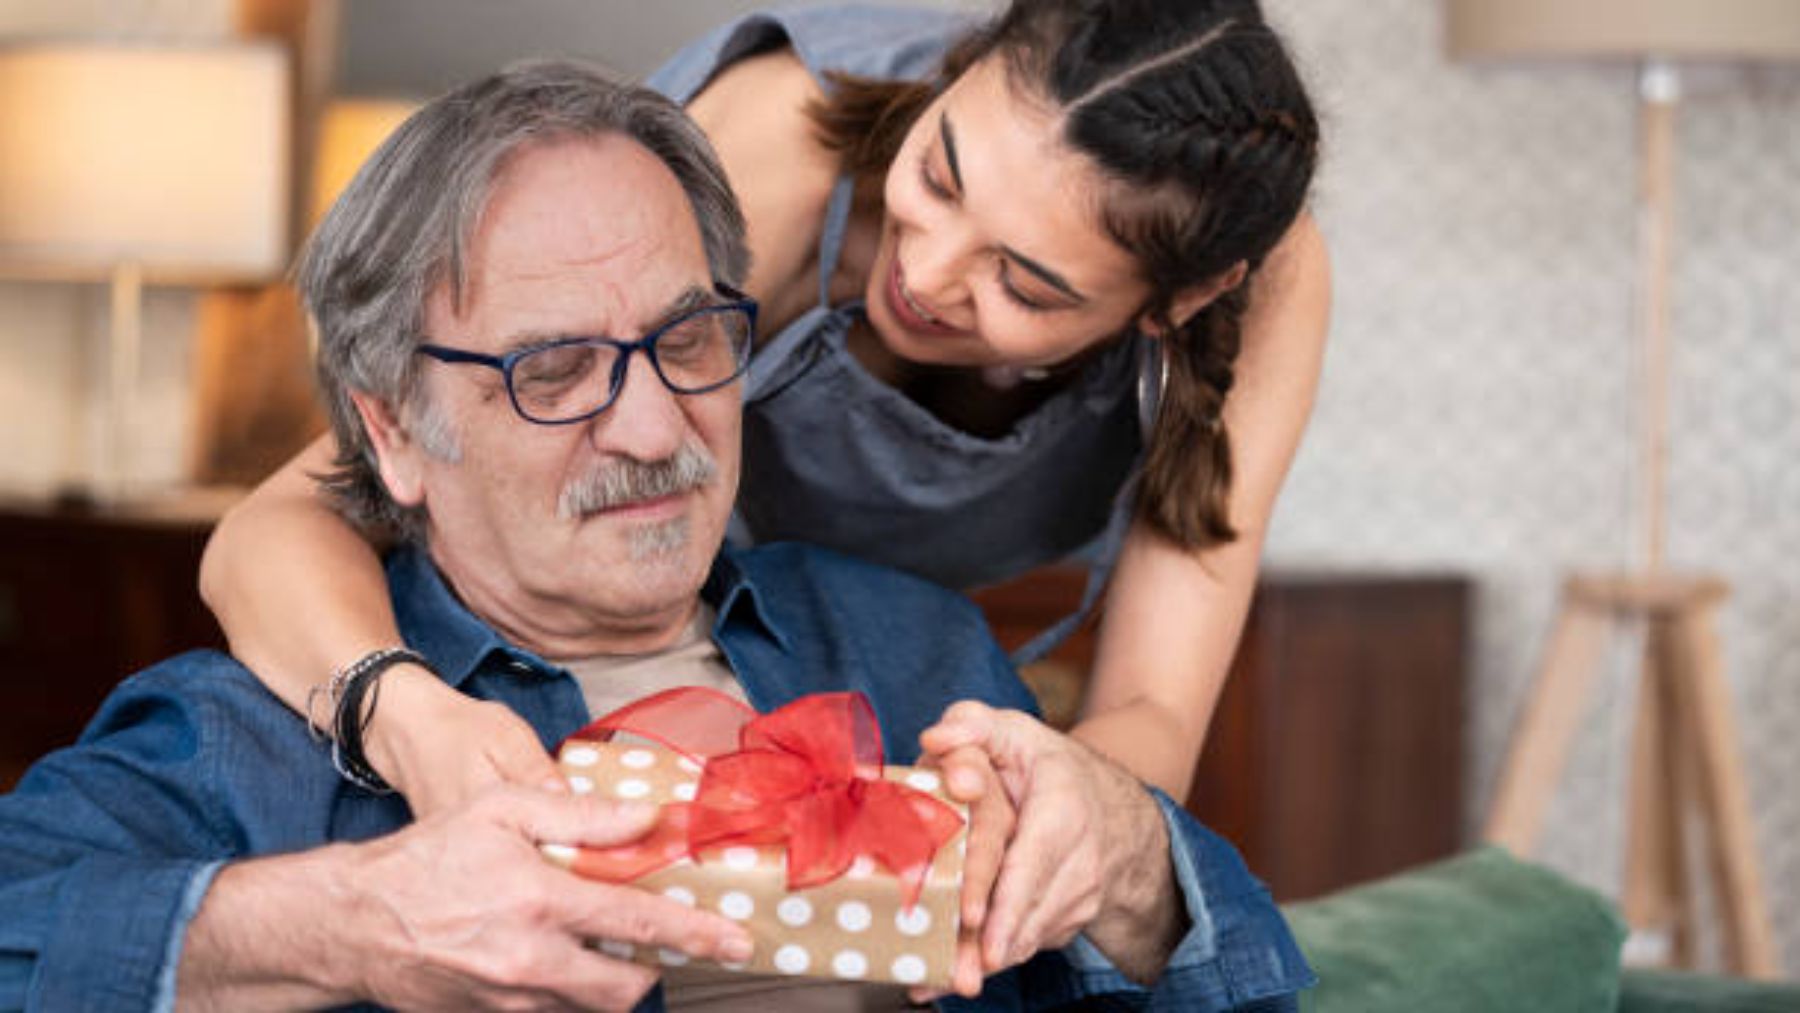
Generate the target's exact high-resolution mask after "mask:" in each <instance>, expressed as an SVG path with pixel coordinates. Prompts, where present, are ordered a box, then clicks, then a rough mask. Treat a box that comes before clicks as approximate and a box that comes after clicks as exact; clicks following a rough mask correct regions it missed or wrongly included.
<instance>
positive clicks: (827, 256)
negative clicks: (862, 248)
mask: <svg viewBox="0 0 1800 1013" xmlns="http://www.w3.org/2000/svg"><path fill="white" fill-rule="evenodd" d="M855 192H856V181H855V180H853V179H851V178H850V177H849V176H841V177H839V178H838V181H837V182H836V183H834V184H832V187H831V198H830V200H829V201H828V202H827V203H826V205H825V221H824V223H823V224H822V225H821V226H820V230H819V304H818V305H817V306H814V307H813V308H811V309H809V310H807V311H806V312H805V313H802V314H800V316H799V318H797V319H796V320H794V322H793V323H790V324H788V325H787V326H786V327H785V328H783V329H782V331H781V333H780V334H777V335H775V338H774V340H772V341H770V342H769V343H768V344H766V345H763V346H762V347H761V348H758V349H757V350H756V353H755V354H754V355H752V356H751V357H750V368H749V369H748V370H746V371H745V374H744V403H745V404H753V403H755V402H756V401H759V400H761V399H762V398H764V397H767V396H768V395H769V394H771V393H772V392H774V391H776V390H779V389H781V388H782V387H783V386H785V385H786V383H787V382H788V381H789V380H790V379H792V378H793V375H794V369H793V368H792V367H793V366H794V365H795V363H796V362H797V361H798V360H797V359H796V357H795V352H796V350H798V349H799V348H800V347H801V346H803V345H805V344H807V343H808V342H809V341H810V340H811V339H812V338H814V337H816V336H817V335H818V334H819V333H820V331H821V330H822V329H823V324H824V318H825V317H827V316H830V315H831V313H832V312H833V311H832V309H831V302H830V299H829V298H828V296H829V290H830V287H831V276H832V274H834V273H835V272H836V271H837V262H838V257H839V256H840V255H841V254H842V253H843V249H844V232H845V231H846V230H847V229H848V228H849V224H850V202H851V198H852V197H854V196H855Z"/></svg>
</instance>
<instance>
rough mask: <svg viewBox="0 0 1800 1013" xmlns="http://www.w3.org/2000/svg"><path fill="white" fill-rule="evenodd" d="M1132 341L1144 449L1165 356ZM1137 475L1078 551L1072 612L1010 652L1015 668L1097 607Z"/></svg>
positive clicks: (1146, 342)
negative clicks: (1077, 593)
mask: <svg viewBox="0 0 1800 1013" xmlns="http://www.w3.org/2000/svg"><path fill="white" fill-rule="evenodd" d="M1137 340H1138V342H1139V343H1140V347H1141V349H1142V351H1141V352H1140V353H1139V356H1138V382H1137V396H1138V427H1139V429H1140V430H1141V431H1142V435H1143V440H1144V446H1145V447H1146V448H1148V447H1149V446H1150V436H1151V434H1152V433H1153V432H1154V431H1155V429H1156V413H1157V409H1158V408H1160V407H1161V406H1162V399H1163V391H1164V388H1165V387H1166V386H1167V385H1168V382H1169V364H1168V362H1167V360H1165V359H1164V355H1166V354H1167V353H1166V351H1165V347H1164V345H1163V343H1162V342H1161V341H1156V340H1152V339H1149V338H1142V337H1140V338H1138V339H1137ZM1141 474H1142V467H1141V465H1140V467H1139V470H1137V471H1134V472H1132V475H1131V477H1130V478H1129V479H1127V480H1126V482H1125V484H1124V485H1122V486H1120V487H1119V492H1118V495H1116V496H1114V497H1113V505H1112V515H1111V516H1110V517H1108V518H1107V520H1106V530H1105V531H1103V532H1101V534H1100V537H1099V538H1098V539H1096V540H1095V541H1094V542H1092V543H1089V547H1088V548H1087V549H1084V550H1083V551H1084V552H1086V553H1088V554H1089V562H1088V578H1087V586H1085V587H1083V588H1082V590H1081V604H1079V605H1077V606H1076V607H1075V611H1073V612H1071V613H1069V614H1068V615H1066V616H1063V617H1062V618H1061V619H1058V620H1057V621H1056V622H1054V623H1052V624H1050V626H1049V627H1048V628H1046V629H1045V630H1044V631H1043V632H1042V633H1039V634H1038V635H1037V636H1035V637H1032V638H1031V639H1030V640H1029V641H1026V642H1025V644H1024V645H1023V646H1021V647H1020V648H1019V649H1018V650H1016V651H1014V652H1012V655H1011V660H1012V663H1013V667H1014V668H1018V667H1020V666H1023V665H1029V664H1031V663H1032V662H1034V661H1037V660H1039V659H1041V658H1043V657H1044V656H1045V655H1047V654H1049V653H1050V652H1051V651H1054V650H1056V648H1057V647H1058V646H1059V645H1061V644H1062V642H1063V641H1065V640H1067V639H1069V635H1070V634H1072V633H1074V632H1075V631H1076V630H1078V629H1080V628H1081V624H1082V623H1084V622H1086V621H1087V619H1088V617H1089V616H1090V615H1092V614H1093V611H1094V606H1095V605H1098V604H1099V603H1100V596H1101V595H1102V594H1104V593H1105V591H1106V583H1107V581H1109V580H1111V579H1112V571H1113V566H1114V565H1115V564H1117V563H1118V561H1119V552H1120V550H1122V549H1123V548H1124V547H1125V535H1126V533H1127V532H1129V531H1130V530H1131V516H1132V512H1133V511H1132V507H1133V505H1134V504H1135V503H1136V501H1137V495H1136V494H1137V486H1138V479H1139V477H1140V475H1141Z"/></svg>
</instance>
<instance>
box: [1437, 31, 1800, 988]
mask: <svg viewBox="0 0 1800 1013" xmlns="http://www.w3.org/2000/svg"><path fill="white" fill-rule="evenodd" d="M1448 12H1449V23H1448V25H1449V41H1450V49H1451V52H1452V53H1453V54H1454V55H1456V56H1459V57H1471V58H1489V57H1498V58H1513V57H1549V58H1556V57H1599V58H1616V59H1628V60H1633V61H1636V62H1637V64H1638V67H1639V105H1640V109H1641V114H1642V116H1641V131H1640V139H1641V159H1642V160H1641V163H1640V167H1639V172H1640V181H1641V202H1642V203H1641V213H1640V225H1639V229H1640V256H1641V259H1642V267H1643V275H1642V290H1641V304H1640V308H1639V329H1640V332H1641V333H1640V335H1639V337H1640V340H1641V342H1642V354H1643V389H1642V391H1641V398H1642V408H1641V413H1640V423H1641V431H1640V433H1639V434H1638V438H1639V441H1640V452H1641V458H1642V461H1641V469H1640V473H1641V489H1640V493H1639V495H1640V508H1641V510H1642V516H1643V518H1644V545H1643V550H1642V556H1643V559H1642V566H1641V568H1640V569H1637V570H1634V571H1632V572H1628V573H1625V574H1621V575H1582V574H1577V575H1572V576H1570V577H1568V578H1567V579H1566V580H1565V582H1564V585H1563V590H1562V601H1561V605H1560V608H1559V612H1558V615H1557V619H1556V624H1555V630H1554V632H1553V633H1552V635H1551V638H1550V643H1549V646H1548V648H1547V649H1546V651H1545V654H1544V658H1543V663H1542V667H1541V668H1540V669H1539V671H1538V674H1537V679H1536V683H1535V685H1534V687H1533V689H1532V691H1531V697H1530V699H1529V701H1528V703H1527V705H1526V709H1525V713H1524V716H1523V718H1522V720H1521V722H1520V725H1519V727H1518V729H1517V730H1516V732H1515V734H1514V738H1513V741H1512V745H1511V748H1510V751H1509V755H1508V756H1507V760H1506V764H1505V767H1504V769H1503V772H1502V775H1501V781H1500V788H1499V793H1498V795H1497V796H1496V798H1495V801H1494V806H1493V809H1492V811H1491V812H1490V813H1489V816H1488V823H1487V827H1486V831H1485V836H1486V838H1487V839H1488V840H1490V841H1493V842H1495V843H1498V844H1501V845H1504V846H1506V847H1507V848H1509V849H1511V850H1512V851H1513V852H1514V853H1516V854H1520V855H1523V854H1527V853H1529V852H1530V851H1531V849H1532V846H1533V845H1534V844H1535V842H1536V840H1537V836H1538V831H1539V829H1540V828H1541V824H1542V821H1543V818H1544V814H1545V811H1546V809H1547V808H1548V806H1549V803H1550V799H1551V795H1552V794H1553V792H1554V789H1555V786H1556V782H1557V779H1558V777H1559V775H1560V774H1561V771H1562V767H1563V765H1564V762H1565V761H1566V759H1567V757H1568V750H1569V745H1570V742H1571V741H1572V739H1573V738H1574V736H1575V734H1576V731H1577V730H1578V728H1579V727H1580V726H1581V723H1582V719H1583V705H1584V703H1585V702H1586V699H1587V697H1588V695H1589V692H1590V690H1591V689H1592V687H1593V684H1594V681H1595V678H1596V677H1597V675H1598V673H1599V668H1600V665H1599V662H1600V660H1601V654H1602V652H1601V648H1602V647H1603V646H1604V645H1605V644H1606V643H1607V641H1608V640H1609V639H1610V637H1611V636H1612V635H1613V634H1614V633H1616V632H1621V631H1623V629H1624V628H1625V627H1627V626H1637V625H1641V626H1642V627H1643V629H1644V631H1645V642H1644V654H1643V665H1642V668H1641V675H1642V679H1641V682H1640V684H1639V687H1638V706H1637V715H1636V719H1635V721H1636V723H1635V726H1634V728H1633V738H1632V765H1631V788H1630V809H1629V821H1628V829H1627V853H1626V860H1625V884H1624V898H1623V907H1624V910H1625V917H1626V920H1627V921H1628V922H1630V923H1631V925H1632V927H1633V928H1634V929H1636V930H1641V931H1644V932H1645V933H1646V934H1657V935H1666V938H1667V940H1668V945H1669V953H1668V956H1669V958H1670V960H1671V962H1672V963H1675V964H1678V965H1683V966H1691V965H1692V964H1693V962H1694V935H1693V932H1694V891H1693V889H1692V884H1691V883H1689V882H1688V875H1687V869H1688V860H1687V847H1688V843H1689V842H1688V835H1687V833H1686V828H1687V823H1688V821H1687V817H1688V814H1689V812H1690V810H1695V809H1697V810H1698V814H1699V816H1700V817H1701V822H1702V824H1703V825H1704V827H1705V828H1706V829H1707V831H1708V834H1709V837H1710V844H1711V848H1710V852H1709V853H1710V858H1711V861H1710V863H1709V866H1710V871H1711V875H1712V878H1713V896H1714V897H1715V898H1716V902H1717V905H1718V909H1719V913H1720V916H1721V919H1722V921H1723V925H1722V929H1723V938H1724V947H1725V956H1726V961H1727V964H1728V965H1729V967H1730V969H1731V970H1732V971H1734V972H1736V973H1739V974H1743V975H1746V976H1750V977H1762V978H1772V977H1775V976H1776V975H1778V974H1779V968H1778V966H1777V961H1776V957H1775V945H1774V938H1773V934H1772V932H1771V930H1770V925H1769V916H1768V910H1767V907H1766V904H1765V900H1764V895H1763V891H1762V884H1761V873H1760V871H1759V869H1758V864H1757V857H1756V843H1755V825H1754V823H1753V821H1752V819H1751V808H1750V797H1749V792H1748V789H1747V787H1746V783H1745V777H1744V770H1743V765H1742V761H1741V757H1740V756H1739V752H1738V738H1737V733H1736V731H1735V729H1734V727H1733V722H1732V716H1731V706H1730V695H1729V692H1728V690H1727V686H1726V683H1725V673H1724V665H1723V661H1722V654H1721V650H1720V646H1719V639H1718V634H1717V632H1716V628H1715V625H1714V616H1715V614H1716V612H1717V610H1718V606H1719V603H1720V602H1721V601H1723V600H1724V598H1725V596H1726V594H1727V591H1728V589H1727V587H1726V585H1725V582H1724V581H1722V580H1720V579H1718V578H1716V577H1712V576H1707V575H1703V574H1689V573H1680V572H1675V571H1672V570H1670V569H1669V568H1668V567H1667V565H1666V562H1665V560H1664V546H1665V528H1666V519H1665V517H1664V513H1663V503H1664V476H1665V460H1666V456H1667V432H1668V426H1667V423H1668V399H1667V388H1668V279H1669V263H1670V247H1671V242H1672V238H1673V228H1672V225H1673V204H1674V194H1673V164H1674V131H1675V110H1676V104H1677V102H1678V100H1679V94H1680V88H1679V80H1678V76H1677V73H1676V70H1675V67H1674V65H1673V63H1672V62H1670V61H1672V60H1674V59H1676V58H1679V57H1695V58H1702V59H1706V60H1709V61H1717V60H1722V59H1724V60H1733V61H1737V60H1755V59H1761V60H1770V59H1786V60H1792V59H1800V4H1794V3H1791V2H1787V0H1584V2H1580V3H1570V2H1567V0H1449V8H1448Z"/></svg>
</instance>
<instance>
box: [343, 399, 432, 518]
mask: <svg viewBox="0 0 1800 1013" xmlns="http://www.w3.org/2000/svg"><path fill="white" fill-rule="evenodd" d="M350 400H351V401H352V402H353V403H355V405H356V414H358V415H360V416H362V424H363V431H364V432H367V433H368V434H369V444H370V446H372V447H374V449H375V465H376V467H377V468H378V469H379V470H380V472H381V481H382V484H383V485H386V486H387V490H388V495H389V496H392V497H393V498H394V502H396V503H398V504H400V505H401V506H407V507H416V506H418V505H419V504H421V503H423V502H425V481H424V478H425V472H424V467H423V466H424V459H425V451H424V450H423V449H422V448H421V447H420V446H419V445H418V443H417V442H416V441H415V440H414V439H413V438H412V434H410V433H408V432H407V431H406V427H405V426H403V425H401V424H400V420H399V419H397V418H395V417H394V413H393V411H392V410H391V409H390V408H388V405H387V402H386V401H383V400H382V399H380V398H378V397H376V396H374V395H373V394H368V393H365V392H364V391H360V390H352V391H351V392H350Z"/></svg>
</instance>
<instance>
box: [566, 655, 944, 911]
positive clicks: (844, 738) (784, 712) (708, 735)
mask: <svg viewBox="0 0 1800 1013" xmlns="http://www.w3.org/2000/svg"><path fill="white" fill-rule="evenodd" d="M616 732H629V733H631V734H633V735H639V736H642V737H644V738H648V739H651V740H654V741H656V742H660V743H662V744H663V745H666V746H668V747H669V748H671V749H674V750H676V751H677V752H680V753H682V754H683V755H685V756H687V757H688V758H690V759H693V760H695V761H698V762H701V763H704V767H703V769H702V772H701V775H700V784H699V788H698V790H697V792H696V793H695V797H694V801H693V802H692V803H688V804H681V803H671V804H668V805H665V806H663V816H662V818H661V819H660V820H659V821H658V824H657V826H656V827H655V828H654V829H653V830H652V831H651V833H650V835H649V837H648V838H646V839H644V840H641V841H638V842H635V843H634V844H629V845H621V846H618V847H613V848H605V849H597V850H595V849H590V850H589V851H588V852H585V853H584V855H591V856H596V857H595V860H592V861H583V862H581V863H579V864H578V866H577V868H578V871H581V872H582V873H583V874H584V875H592V876H596V877H597V878H601V879H607V880H610V881H612V882H626V881H629V880H631V879H635V878H636V877H637V876H641V875H644V874H645V873H648V872H651V871H654V870H655V869H658V868H662V867H663V866H665V865H667V864H669V863H670V862H673V861H675V860H677V859H679V858H681V857H683V856H684V855H685V856H688V857H692V858H693V859H694V860H696V861H699V859H700V852H701V851H702V850H711V849H714V848H721V847H726V846H730V845H738V844H748V845H756V844H778V843H781V844H785V845H786V848H787V859H788V861H787V885H788V889H789V890H796V889H801V888H804V887H809V886H817V885H819V884H821V883H825V882H829V881H831V880H833V879H836V878H837V877H839V876H841V875H843V874H844V872H845V871H846V870H847V869H849V867H850V864H851V862H853V861H854V860H855V859H856V856H858V855H863V854H866V855H869V856H870V857H872V858H873V859H874V860H875V861H877V862H878V863H880V864H881V865H882V866H884V867H885V868H886V869H887V870H888V872H889V873H891V874H892V875H894V876H895V877H897V878H898V879H899V880H900V883H901V890H902V893H903V896H904V900H905V904H906V905H907V906H908V907H910V906H911V905H912V904H913V903H914V902H916V901H917V900H918V896H919V891H920V890H921V889H923V887H924V883H925V874H926V872H927V870H928V869H929V868H930V865H931V860H932V857H933V856H934V855H935V854H936V853H937V851H938V849H939V848H941V847H943V846H944V844H945V843H947V842H948V841H949V840H950V838H952V837H954V836H955V835H956V832H957V831H958V830H959V829H961V827H962V824H963V818H962V816H961V815H960V814H959V813H957V812H956V810H955V809H953V808H951V807H950V806H948V805H945V804H944V803H943V802H942V801H940V800H938V799H936V798H933V797H932V796H930V795H928V794H926V793H924V792H921V791H918V790H916V789H914V788H911V787H908V786H906V785H903V784H897V783H895V782H893V781H889V780H887V779H886V778H884V777H883V776H882V770H883V766H884V760H883V755H882V748H881V733H880V727H879V725H878V723H877V722H876V720H875V710H874V708H873V707H872V706H871V705H870V704H869V700H868V698H867V697H865V696H863V695H862V694H861V693H819V694H814V695H811V696H805V697H801V698H800V699H798V700H795V701H794V702H792V703H790V704H788V705H786V706H785V707H781V708H779V709H777V710H774V711H772V712H770V713H768V714H765V715H759V714H757V713H756V712H755V711H754V710H752V709H750V708H749V707H748V706H746V705H744V704H743V703H741V702H739V701H737V700H735V699H733V698H731V697H729V696H726V695H725V694H723V693H720V692H718V691H716V690H711V689H705V688H701V687H682V688H679V689H672V690H666V691H664V692H662V693H658V694H655V695H654V696H650V697H646V698H644V699H643V700H639V701H637V702H636V703H632V704H628V705H626V706H625V707H622V708H620V709H618V710H616V711H614V712H612V713H611V714H608V715H606V716H605V717H603V718H601V719H599V720H598V721H595V722H594V723H593V724H590V725H588V726H587V727H586V728H583V729H582V730H581V731H579V732H576V733H575V734H574V735H572V736H570V738H572V739H589V740H593V739H598V740H600V741H606V740H608V739H611V738H612V736H613V734H614V733H616ZM683 838H684V839H685V840H684V841H683V843H682V845H681V846H676V845H675V843H674V842H677V841H682V839H683ZM619 873H629V874H625V875H618V874H619Z"/></svg>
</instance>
